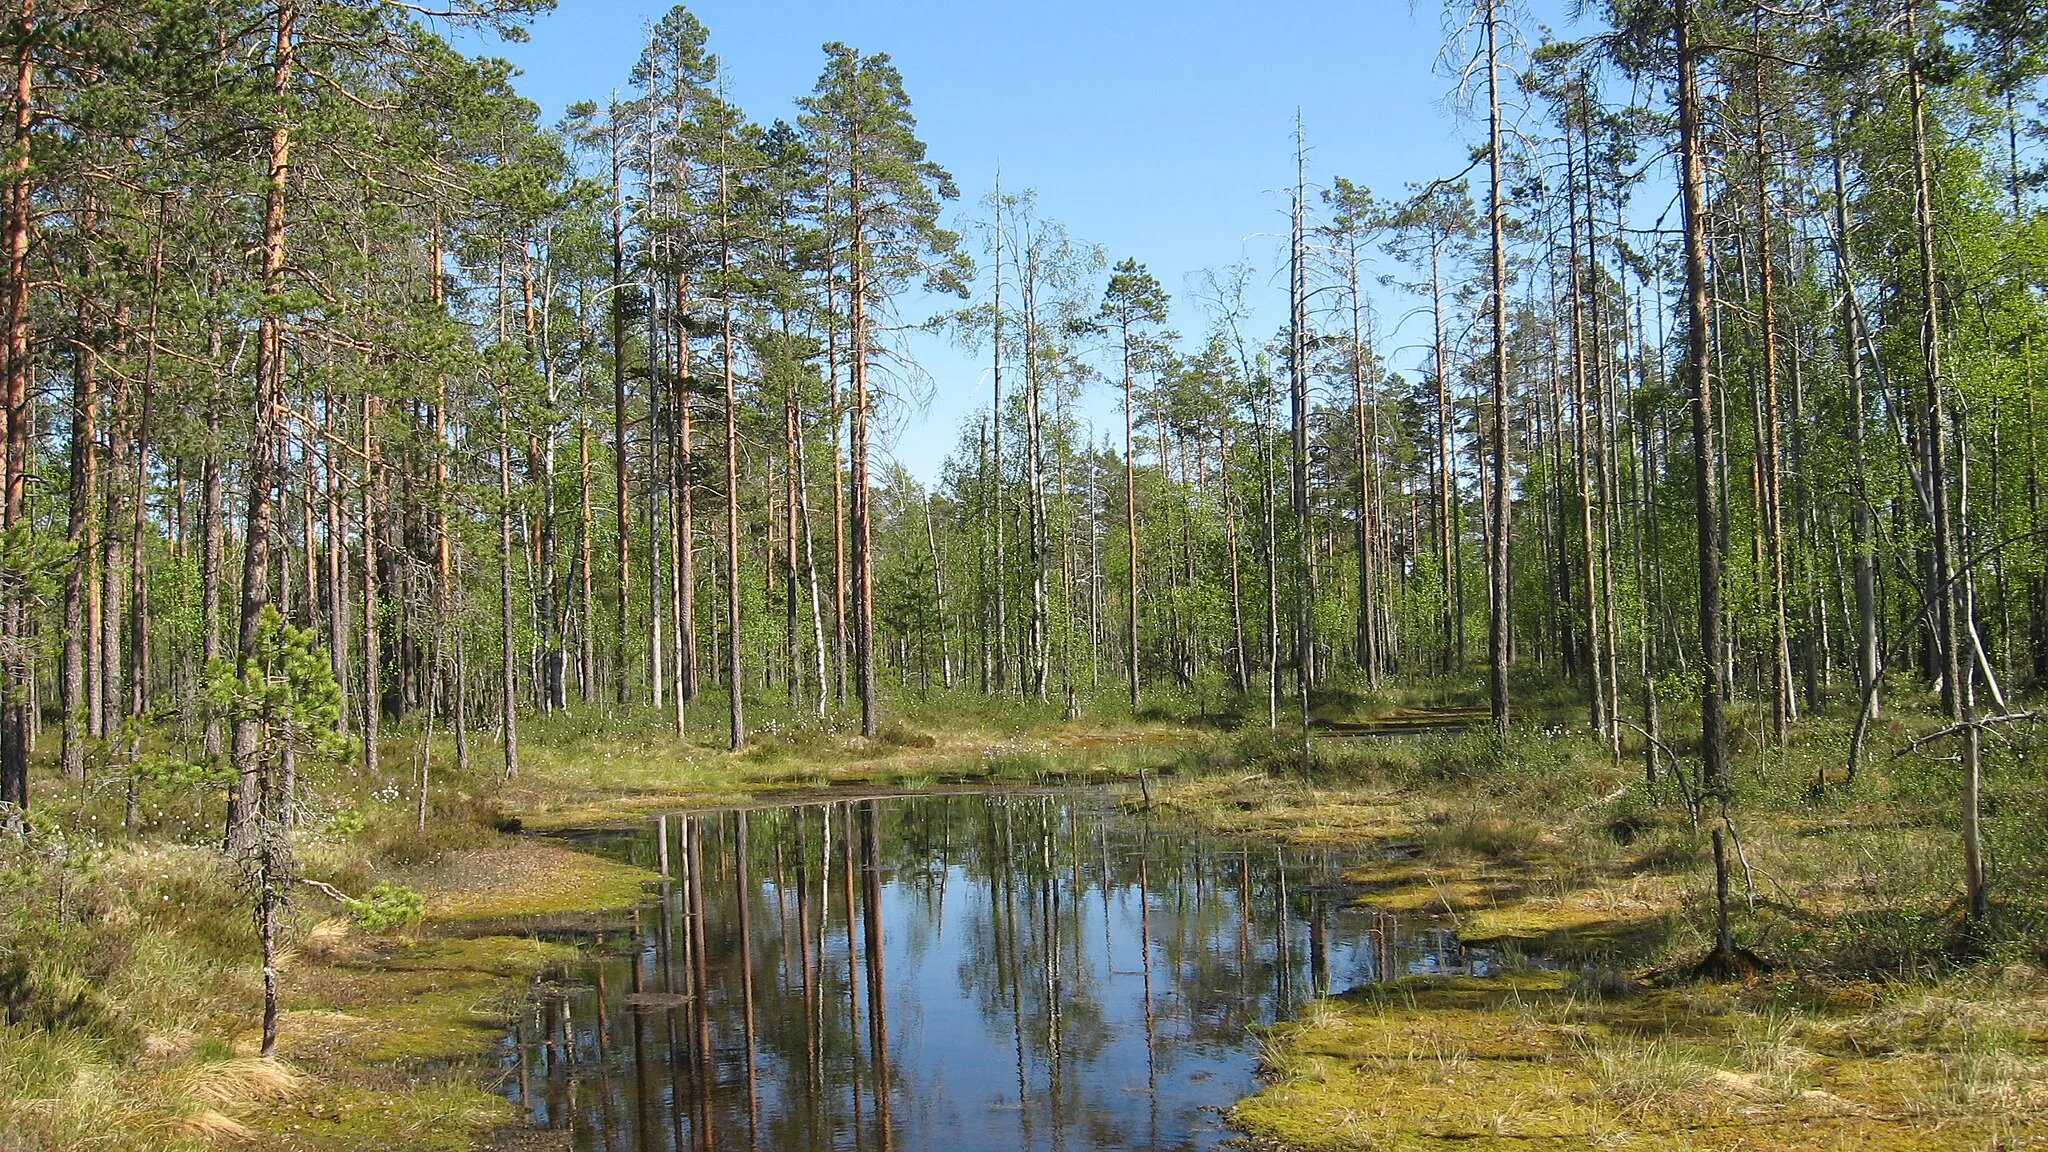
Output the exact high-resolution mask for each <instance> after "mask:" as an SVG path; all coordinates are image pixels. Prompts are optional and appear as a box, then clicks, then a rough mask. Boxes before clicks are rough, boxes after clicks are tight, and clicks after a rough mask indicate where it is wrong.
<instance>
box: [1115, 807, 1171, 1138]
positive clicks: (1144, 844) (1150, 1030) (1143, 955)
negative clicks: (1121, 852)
mask: <svg viewBox="0 0 2048 1152" xmlns="http://www.w3.org/2000/svg"><path fill="white" fill-rule="evenodd" d="M1151 850H1152V837H1151V834H1150V832H1149V831H1148V832H1147V834H1146V835H1145V837H1144V838H1143V839H1141V840H1140V841H1139V842H1138V967H1139V969H1140V971H1142V972H1143V973H1144V979H1145V1094H1146V1101H1147V1103H1148V1105H1149V1110H1150V1129H1149V1132H1150V1135H1151V1141H1150V1146H1151V1147H1154V1148H1156V1147H1158V1146H1159V1021H1158V1018H1157V1017H1155V1016H1153V1014H1152V883H1151V877H1150V876H1149V875H1147V874H1146V870H1145V858H1146V857H1147V856H1149V855H1151ZM1103 885H1104V888H1105V889H1106V888H1107V887H1108V877H1107V873H1106V872H1105V875H1104V881H1103Z"/></svg>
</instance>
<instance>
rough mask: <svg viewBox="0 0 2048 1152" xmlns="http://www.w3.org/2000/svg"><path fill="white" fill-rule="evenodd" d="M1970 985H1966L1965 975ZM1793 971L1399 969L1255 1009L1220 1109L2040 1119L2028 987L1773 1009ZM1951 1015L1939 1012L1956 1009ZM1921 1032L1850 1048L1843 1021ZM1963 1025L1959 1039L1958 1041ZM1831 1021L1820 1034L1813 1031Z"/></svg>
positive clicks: (1992, 1137)
mask: <svg viewBox="0 0 2048 1152" xmlns="http://www.w3.org/2000/svg"><path fill="white" fill-rule="evenodd" d="M1980 991H1985V990H1980ZM1787 999H1792V1000H1799V1001H1802V1002H1805V1003H1807V1004H1809V1005H1811V1004H1813V1003H1815V1001H1813V1000H1812V999H1811V998H1809V997H1806V996H1804V995H1803V993H1802V992H1801V991H1800V990H1799V989H1797V988H1796V987H1793V988H1787V987H1777V986H1770V985H1760V986H1756V987H1752V988H1747V989H1735V990H1722V989H1715V988H1691V987H1674V988H1666V989H1660V990H1649V991H1642V992H1639V993H1637V994H1633V995H1623V996H1619V997H1616V998H1602V997H1600V996H1598V995H1592V994H1589V993H1588V991H1587V988H1586V985H1585V984H1584V982H1583V981H1580V980H1577V979H1571V978H1567V977H1565V976H1563V975H1561V974H1558V973H1550V972H1542V973H1523V974H1519V975H1517V976H1514V977H1511V978H1507V979H1504V980H1489V981H1477V980H1469V979H1456V980H1409V981H1402V982H1399V983H1396V984H1393V985H1383V986H1378V987H1374V988H1371V989H1367V990H1364V991H1361V992H1358V993H1354V994H1350V995H1347V996H1344V997H1340V998H1336V999H1332V1000H1326V1001H1319V1002H1317V1003H1314V1004H1311V1005H1309V1006H1308V1007H1307V1008H1306V1009H1305V1010H1304V1011H1303V1013H1302V1015H1301V1018H1300V1019H1299V1020H1298V1021H1295V1022H1291V1023H1287V1024H1282V1025H1280V1026H1278V1027H1276V1028H1274V1029H1273V1030H1272V1032H1271V1034H1270V1035H1269V1037H1268V1040H1267V1045H1266V1051H1265V1054H1264V1055H1265V1065H1266V1069H1267V1071H1268V1073H1269V1074H1270V1075H1271V1076H1272V1083H1271V1084H1270V1085H1269V1086H1268V1087H1267V1088H1265V1089H1264V1090H1262V1091H1260V1092H1259V1093H1257V1094H1256V1095H1254V1096H1252V1097H1250V1098H1248V1099H1246V1100H1244V1101H1241V1102H1240V1103H1239V1104H1238V1105H1237V1107H1236V1108H1235V1109H1234V1110H1233V1119H1234V1121H1235V1123H1236V1124H1237V1125H1238V1126H1239V1127H1241V1128H1242V1129H1244V1130H1245V1131H1246V1132H1247V1133H1248V1134H1250V1135H1252V1136H1254V1137H1257V1138H1259V1139H1261V1140H1263V1141H1270V1142H1272V1143H1274V1144H1276V1145H1278V1146H1282V1147H1287V1148H1293V1149H1299V1150H1301V1152H1323V1150H1336V1149H1364V1148H1371V1149H1418V1150H1419V1149H1448V1148H1453V1147H1455V1148H1464V1149H1471V1148H1482V1149H1491V1148H1509V1147H1513V1148H1587V1147H1602V1148H1621V1149H1736V1148H1779V1149H1794V1150H1812V1152H1822V1150H1825V1149H1835V1148H1841V1147H1859V1148H1878V1149H1896V1150H1899V1152H1905V1150H1908V1149H1912V1150H1929V1149H1936V1148H1955V1147H1991V1146H1999V1145H1998V1143H1997V1142H1998V1141H1999V1140H2001V1139H2002V1140H2005V1141H2007V1142H2008V1146H2017V1145H2019V1144H2020V1143H2022V1142H2023V1141H2026V1140H2036V1141H2037V1140H2040V1139H2042V1138H2044V1137H2048V1091H2044V1090H2043V1089H2041V1088H2040V1087H2039V1086H2038V1085H2039V1083H2040V1074H2041V1072H2042V1070H2043V1069H2042V1065H2043V1053H2041V1052H2040V1050H2039V1047H2038V1046H2032V1047H2030V1046H2029V1044H2028V1042H2027V1041H2026V1040H2025V1039H2024V1036H2025V1035H2026V1033H2025V1030H2024V1028H2021V1029H2019V1030H2018V1031H2014V1030H2013V1028H2012V1025H2014V1024H2015V1023H2016V1022H2018V1021H2022V1020H2027V1019H2031V1018H2032V1017H2033V1016H2034V1015H2036V1014H2037V1012H2038V1005H2037V1004H2036V1003H2035V1002H2033V1001H2031V1000H2026V1001H2022V1002H2015V1001H2013V1000H2012V999H2011V998H2010V996H2009V994H2007V995H2005V996H2002V997H1999V998H1996V999H1993V1000H1989V1001H1985V1002H1969V1003H1965V1002H1958V1001H1953V1000H1945V1001H1944V1005H1943V1008H1942V1009H1941V1010H1942V1011H1946V1013H1947V1015H1945V1016H1943V1017H1942V1019H1944V1020H1947V1021H1949V1022H1950V1023H1949V1024H1947V1025H1945V1026H1944V1025H1925V1022H1926V1021H1927V1020H1929V1019H1931V1018H1933V1017H1934V1016H1935V1015H1936V1014H1937V1009H1936V1008H1934V1007H1933V1006H1930V1005H1928V1004H1927V1003H1925V1002H1924V1000H1921V999H1918V998H1916V997H1913V996H1908V997H1906V999H1905V1000H1904V1001H1903V1002H1901V1003H1898V1004H1893V1005H1891V1006H1889V1007H1886V1006H1882V1005H1880V1006H1877V1007H1875V1008H1874V1009H1869V1010H1866V1011H1862V1012H1853V1011H1852V1012H1828V1011H1827V1010H1825V1009H1818V1008H1815V1009H1809V1010H1808V1011H1801V1012H1791V1013H1781V1012H1779V1011H1777V1010H1776V1009H1774V1008H1773V1007H1772V1005H1773V1004H1774V1003H1778V1002H1782V1001H1785V1000H1787ZM1958 1017H1960V1018H1961V1019H1962V1021H1963V1022H1962V1023H1960V1024H1958V1023H1955V1021H1956V1020H1957V1018H1958ZM1922 1025H1925V1026H1927V1027H1931V1028H1932V1029H1933V1033H1934V1034H1935V1036H1936V1037H1938V1038H1933V1039H1930V1040H1929V1041H1928V1042H1929V1043H1930V1046H1929V1047H1925V1048H1918V1049H1916V1050H1910V1051H1906V1050H1893V1051H1885V1052H1872V1051H1861V1052H1856V1051H1851V1050H1850V1049H1849V1048H1848V1047H1847V1046H1844V1045H1842V1044H1841V1043H1839V1041H1840V1039H1841V1037H1842V1035H1843V1033H1844V1030H1848V1031H1849V1032H1852V1033H1859V1034H1867V1033H1870V1032H1873V1031H1874V1032H1878V1033H1882V1034H1884V1035H1885V1036H1887V1037H1889V1038H1890V1040H1891V1041H1893V1042H1896V1043H1898V1044H1901V1045H1911V1044H1913V1043H1914V1039H1913V1037H1914V1036H1915V1035H1916V1033H1915V1028H1916V1027H1918V1026H1922ZM1971 1037H1975V1038H1977V1039H1976V1043H1977V1049H1976V1051H1977V1059H1976V1060H1975V1061H1974V1062H1972V1061H1971V1060H1968V1059H1959V1058H1958V1052H1959V1051H1962V1050H1968V1049H1969V1047H1970V1045H1971V1043H1972V1041H1971V1039H1970V1038H1971ZM1830 1038H1832V1039H1833V1040H1834V1041H1836V1042H1835V1043H1833V1044H1832V1045H1830V1043H1829V1042H1828V1041H1829V1040H1830Z"/></svg>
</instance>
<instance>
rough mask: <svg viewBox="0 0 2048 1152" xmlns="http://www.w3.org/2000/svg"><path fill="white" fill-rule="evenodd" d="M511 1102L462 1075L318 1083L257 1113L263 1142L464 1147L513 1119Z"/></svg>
mask: <svg viewBox="0 0 2048 1152" xmlns="http://www.w3.org/2000/svg"><path fill="white" fill-rule="evenodd" d="M518 1118H519V1110H518V1107H517V1106H516V1105H514V1104H512V1103H511V1102H510V1101H507V1100H505V1099H504V1098H502V1097H499V1096H496V1095H493V1094H491V1093H489V1092H486V1091H484V1090H483V1089H482V1088H480V1087H478V1086H477V1085H476V1084H475V1083H473V1082H471V1081H470V1080H468V1079H466V1078H463V1077H449V1078H443V1079H436V1080H431V1081H427V1082H423V1083H413V1084H403V1085H389V1086H376V1087H368V1086H355V1085H340V1086H331V1087H327V1088H323V1089H322V1090H321V1091H320V1092H319V1093H317V1094H316V1095H315V1096H312V1097H309V1098H307V1099H306V1100H303V1101H301V1102H299V1103H298V1104H294V1105H290V1106H287V1107H284V1108H280V1109H278V1110H276V1111H274V1112H272V1113H270V1114H269V1115H267V1116H265V1117H264V1118H263V1122H262V1125H261V1129H260V1131H261V1134H262V1137H263V1143H264V1146H265V1147H269V1148H278V1149H291V1150H295V1152H296V1150H300V1149H304V1150H307V1152H314V1150H319V1152H325V1150H329V1149H332V1150H334V1152H355V1150H359V1149H364V1148H379V1149H399V1148H403V1149H406V1150H407V1152H463V1150H466V1149H470V1148H474V1147H475V1146H476V1137H477V1134H478V1133H479V1132H481V1131H486V1130H489V1129H492V1128H497V1127H502V1126H504V1125H507V1124H511V1123H514V1122H516V1121H517V1120H518Z"/></svg>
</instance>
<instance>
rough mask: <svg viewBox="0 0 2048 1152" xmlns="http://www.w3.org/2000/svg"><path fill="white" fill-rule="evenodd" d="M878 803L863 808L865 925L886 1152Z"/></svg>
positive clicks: (871, 1039) (891, 1138)
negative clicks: (876, 810)
mask: <svg viewBox="0 0 2048 1152" xmlns="http://www.w3.org/2000/svg"><path fill="white" fill-rule="evenodd" d="M876 819H877V815H876V812H875V802H874V801H872V800H869V801H866V802H864V803H863V804H862V805H861V809H860V830H861V842H860V855H861V881H862V884H861V887H862V892H861V924H862V927H863V928H864V929H865V936H866V942H865V950H866V952H867V965H868V1045H869V1047H870V1048H871V1049H872V1051H873V1053H874V1061H875V1115H876V1118H877V1119H878V1120H879V1121H880V1123H881V1132H882V1152H892V1150H893V1149H894V1148H895V1145H896V1139H895V1131H894V1116H893V1112H894V1108H893V1104H894V1101H892V1100H891V1099H890V1092H889V992H888V981H887V979H886V978H885V974H884V971H883V966H882V862H881V854H882V850H881V845H880V844H879V842H878V839H877V838H878V835H879V833H878V832H877V830H876V827H875V824H876Z"/></svg>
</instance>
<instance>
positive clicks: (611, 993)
mask: <svg viewBox="0 0 2048 1152" xmlns="http://www.w3.org/2000/svg"><path fill="white" fill-rule="evenodd" d="M593 847H595V848H596V849H597V850H598V851H601V852H604V853H606V854H607V855H611V856H614V857H617V858H620V859H627V860H631V861H633V862H636V863H640V864H644V865H646V866H648V867H650V868H658V869H660V870H662V871H663V873H664V874H665V875H667V876H669V877H671V881H670V882H669V883H667V884H665V885H663V886H662V889H661V891H660V892H659V894H658V898H657V899H656V900H655V901H654V902H652V903H650V904H649V905H648V906H646V907H644V908H642V909H641V910H640V911H639V912H638V913H637V914H636V919H635V924H634V928H633V930H632V931H631V932H630V933H628V934H625V935H624V936H623V937H621V936H620V935H617V934H614V935H613V936H611V937H608V938H606V939H604V940H602V941H601V942H600V946H599V947H598V949H596V951H595V954H594V955H593V957H592V958H591V959H590V960H588V961H586V962H584V963H583V964H580V965H578V966H576V967H575V968H572V969H571V970H569V971H567V972H565V973H561V974H559V978H558V979H556V980H553V981H550V982H549V983H548V984H546V985H545V986H544V987H543V989H542V990H541V992H540V994H539V995H537V996H536V997H535V998H534V1000H533V1002H532V1004H531V1006H530V1007H529V1009H528V1010H527V1012H526V1013H525V1015H524V1016H523V1017H522V1018H521V1020H520V1021H519V1022H518V1023H517V1024H516V1025H515V1027H514V1028H513V1030H512V1032H511V1033H510V1035H508V1037H507V1038H506V1041H505V1072H506V1079H505V1085H506V1087H505V1091H506V1094H507V1095H508V1096H509V1097H510V1098H512V1099H513V1100H515V1101H517V1102H519V1103H521V1104H523V1105H524V1106H525V1108H526V1110H527V1113H528V1116H529V1118H530V1120H531V1121H532V1123H533V1124H534V1125H535V1126H537V1127H541V1128H550V1129H566V1130H568V1131H569V1132H570V1133H571V1134H572V1138H573V1141H574V1144H575V1147H577V1148H579V1149H592V1150H595V1149H606V1150H620V1152H624V1150H653V1149H676V1150H678V1152H681V1150H684V1149H748V1150H754V1149H774V1150H778V1152H780V1150H825V1149H839V1150H849V1152H867V1150H873V1152H974V1150H979V1149H1006V1150H1007V1149H1018V1150H1034V1149H1045V1150H1050V1152H1066V1150H1069V1149H1074V1150H1079V1149H1208V1148H1214V1147H1216V1146H1217V1144H1218V1142H1219V1141H1221V1140H1222V1139H1224V1138H1225V1137H1226V1136H1227V1135H1228V1132H1227V1131H1226V1130H1225V1129H1224V1127H1223V1124H1222V1119H1221V1115H1220V1112H1219V1109H1221V1108H1223V1107H1225V1106H1228V1105H1229V1104H1230V1103H1231V1102H1232V1101H1234V1100H1236V1099H1237V1098H1238V1097H1240V1096H1242V1095H1244V1094H1245V1093H1247V1092H1249V1091H1251V1090H1252V1089H1253V1088H1254V1087H1255V1082H1254V1075H1253V1074H1254V1067H1255V1062H1256V1057H1257V1050H1258V1042H1257V1036H1256V1034H1255V1031H1254V1028H1255V1026H1257V1025H1262V1024H1269V1023H1271V1022H1273V1021H1274V1020H1276V1019H1280V1018H1284V1017H1286V1016H1287V1015H1288V1014H1289V1013H1290V1012H1292V1011H1293V1010H1294V1009H1295V1008H1296V1007H1297V1006H1298V1005H1299V1004H1301V1003H1302V1002H1303V1001H1305V1000H1307V999H1309V998H1312V997H1314V996H1316V995H1318V994H1320V993H1322V992H1324V991H1327V990H1330V989H1332V988H1334V989H1336V990H1338V991H1341V990H1343V989H1345V988H1348V987H1351V986H1354V985H1357V984H1363V983H1369V982H1372V981H1377V980H1384V979H1389V978H1392V977H1396V976H1400V975H1405V974H1409V973H1450V972H1469V973H1471V974H1474V975H1486V974H1488V972H1489V971H1490V970H1491V969H1492V967H1493V966H1494V965H1495V963H1496V959H1495V958H1494V957H1492V956H1491V955H1490V954H1487V953H1485V952H1483V951H1481V950H1478V949H1464V948H1460V947H1459V945H1458V942H1457V940H1456V938H1455V937H1453V936H1451V935H1450V934H1449V933H1447V932H1444V931H1441V930H1436V929H1428V928H1421V929H1415V930H1410V931H1404V930H1403V926H1402V925H1400V924H1397V923H1396V922H1394V921H1393V920H1392V919H1391V918H1388V917H1385V916H1381V915H1377V914H1375V913H1372V912H1370V911H1366V910H1359V909H1353V908H1349V907H1347V906H1346V905H1347V901H1346V899H1345V898H1344V896H1343V895H1342V894H1341V892H1340V891H1339V889H1338V888H1337V886H1336V885H1335V883H1334V882H1335V879H1336V877H1337V874H1338V873H1339V872H1340V871H1341V870H1342V868H1343V867H1344V866H1345V865H1346V864H1347V863H1349V862H1350V861H1351V860H1352V859H1354V858H1353V857H1348V856H1342V855H1337V854H1332V853H1328V852H1313V853H1304V852H1296V851H1289V850H1284V849H1276V848H1274V847H1271V846H1261V845H1255V844H1247V843H1246V842H1243V841H1238V840H1228V839H1223V838H1215V837H1204V836H1201V835H1194V834H1190V833H1188V832H1187V831H1185V830H1183V829H1178V828H1169V827H1166V826H1164V825H1160V824H1155V823H1153V822H1151V821H1150V820H1148V819H1147V818H1145V817H1144V816H1142V815H1138V814H1134V813H1128V812H1126V811H1124V810H1123V809H1122V808H1121V807H1120V805H1119V804H1118V802H1117V800H1116V799H1115V798H1114V797H1112V796H1108V795H1105V794H1103V793H1101V792H1061V793H1017V792H1007V793H989V794H974V793H943V794H936V795H923V796H900V797H889V798H881V799H865V800H851V801H842V800H832V801H819V802H814V803H808V804H791V805H782V806H777V807H764V808H755V809H750V810H745V811H726V812H712V813H702V814H691V815H682V816H675V817H664V818H662V819H661V820H659V821H657V822H655V823H653V824H651V825H650V826H648V827H646V828H644V829H641V830H639V831H636V832H633V833H630V834H621V835H618V836H615V837H606V838H603V839H600V840H599V841H597V842H595V843H594V844H593Z"/></svg>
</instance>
